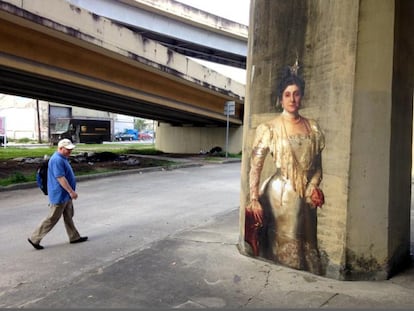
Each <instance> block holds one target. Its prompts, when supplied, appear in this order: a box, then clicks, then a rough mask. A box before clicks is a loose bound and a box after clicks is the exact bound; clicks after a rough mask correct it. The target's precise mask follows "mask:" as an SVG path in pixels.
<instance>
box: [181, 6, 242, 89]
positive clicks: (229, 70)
mask: <svg viewBox="0 0 414 311" xmlns="http://www.w3.org/2000/svg"><path fill="white" fill-rule="evenodd" d="M175 1H177V2H181V3H184V4H186V5H189V6H192V7H194V8H197V9H199V10H203V11H206V12H209V13H211V14H214V15H218V16H221V17H224V18H227V19H229V20H231V21H234V22H238V23H240V24H244V25H248V24H249V12H250V0H175ZM194 60H195V61H197V62H199V63H201V64H202V65H204V66H206V67H209V68H211V69H213V70H215V71H217V72H219V73H221V74H223V75H225V76H227V77H230V78H232V79H233V80H235V81H237V82H240V83H242V84H245V83H246V82H245V81H246V70H244V69H239V68H234V67H230V66H225V65H220V64H215V63H210V62H207V61H203V60H196V59H194Z"/></svg>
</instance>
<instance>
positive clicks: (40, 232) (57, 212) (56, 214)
mask: <svg viewBox="0 0 414 311" xmlns="http://www.w3.org/2000/svg"><path fill="white" fill-rule="evenodd" d="M62 213H63V205H60V204H51V205H50V212H49V215H48V216H47V217H46V218H45V219H44V220H43V221H42V223H41V224H40V226H39V227H38V228H37V229H36V230H35V231H34V232H33V233H32V236H31V237H30V241H31V242H32V243H33V244H35V245H38V244H39V243H40V241H41V240H42V239H43V238H44V236H45V235H46V234H47V233H48V232H49V231H50V230H52V229H53V227H54V226H55V225H56V224H57V222H58V221H59V219H60V217H61V216H62Z"/></svg>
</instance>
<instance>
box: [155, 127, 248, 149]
mask: <svg viewBox="0 0 414 311" xmlns="http://www.w3.org/2000/svg"><path fill="white" fill-rule="evenodd" d="M156 131H157V139H156V143H155V148H156V149H157V150H160V151H163V152H171V153H199V152H200V151H209V150H210V149H211V148H213V147H216V146H219V147H221V148H222V149H223V151H225V150H226V128H225V127H214V128H208V127H181V126H171V125H169V124H168V123H159V125H158V126H157V128H156ZM242 134H243V128H242V127H230V128H229V146H228V147H229V149H228V152H229V153H239V152H240V151H241V150H242Z"/></svg>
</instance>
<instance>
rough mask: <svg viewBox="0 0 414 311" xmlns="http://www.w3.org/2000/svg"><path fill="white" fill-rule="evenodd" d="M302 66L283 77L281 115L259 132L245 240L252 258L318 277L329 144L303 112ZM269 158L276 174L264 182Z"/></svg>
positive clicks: (303, 84)
mask: <svg viewBox="0 0 414 311" xmlns="http://www.w3.org/2000/svg"><path fill="white" fill-rule="evenodd" d="M298 68H299V66H298V62H297V61H296V63H295V65H293V66H291V67H287V68H286V70H285V71H284V72H283V74H282V77H281V79H280V82H279V87H278V91H277V92H278V94H277V96H278V100H279V102H280V104H281V107H282V109H283V112H282V113H280V114H279V115H277V116H276V117H275V118H274V119H272V120H270V121H267V122H264V123H262V124H260V125H259V126H258V127H257V129H256V134H255V138H254V142H253V146H252V154H251V157H250V159H249V161H250V171H249V176H248V180H249V192H250V200H249V201H248V202H247V206H246V208H245V235H244V239H245V242H247V243H248V245H250V246H251V250H250V251H251V255H253V256H259V257H263V258H266V259H269V260H272V261H274V262H276V263H278V264H282V265H285V266H288V267H291V268H295V269H300V270H306V271H309V272H312V273H314V274H319V275H320V274H323V273H322V269H323V267H322V260H321V256H320V252H319V250H318V243H317V213H318V208H320V207H322V205H323V204H324V194H323V192H322V189H321V188H320V183H321V180H322V151H323V149H324V147H325V141H324V135H323V133H322V131H321V129H320V127H319V125H318V123H317V122H316V121H314V120H312V119H308V118H305V117H303V116H301V115H300V113H299V109H300V108H301V100H302V97H303V95H304V91H305V82H304V80H303V79H302V78H301V77H300V76H299V73H298ZM267 156H270V157H271V159H272V165H273V166H272V167H273V168H274V171H273V172H272V174H273V175H271V176H270V177H269V178H267V179H266V180H264V181H263V182H262V183H261V184H260V180H261V173H262V168H263V164H264V161H265V158H266V157H267Z"/></svg>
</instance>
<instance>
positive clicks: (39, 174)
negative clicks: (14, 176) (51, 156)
mask: <svg viewBox="0 0 414 311" xmlns="http://www.w3.org/2000/svg"><path fill="white" fill-rule="evenodd" d="M48 164H49V160H45V161H43V162H42V164H41V165H40V166H39V167H38V168H37V170H36V182H37V186H38V187H39V188H40V190H42V192H43V193H44V195H47V168H48Z"/></svg>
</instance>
